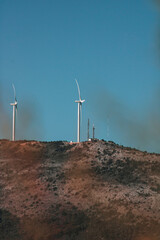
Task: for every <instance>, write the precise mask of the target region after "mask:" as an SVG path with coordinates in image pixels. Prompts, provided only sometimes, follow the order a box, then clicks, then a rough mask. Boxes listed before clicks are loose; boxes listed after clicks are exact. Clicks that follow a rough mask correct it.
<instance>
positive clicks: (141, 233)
mask: <svg viewBox="0 0 160 240" xmlns="http://www.w3.org/2000/svg"><path fill="white" fill-rule="evenodd" d="M56 239H60V240H72V239H75V240H81V239H82V240H99V239H103V240H159V239H160V155H158V154H149V153H146V152H141V151H138V150H136V149H131V148H125V147H122V146H118V145H116V144H114V143H113V142H105V141H99V140H97V141H93V142H83V143H80V144H72V145H71V144H69V143H67V142H35V141H16V142H10V141H7V140H1V141H0V240H56Z"/></svg>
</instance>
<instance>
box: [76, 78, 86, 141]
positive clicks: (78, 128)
mask: <svg viewBox="0 0 160 240" xmlns="http://www.w3.org/2000/svg"><path fill="white" fill-rule="evenodd" d="M75 81H76V84H77V88H78V94H79V100H76V101H75V102H76V103H78V121H77V142H80V118H81V117H82V115H81V114H82V103H83V102H84V101H85V100H82V99H81V94H80V88H79V85H78V82H77V79H75Z"/></svg>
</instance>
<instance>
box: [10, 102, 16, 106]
mask: <svg viewBox="0 0 160 240" xmlns="http://www.w3.org/2000/svg"><path fill="white" fill-rule="evenodd" d="M10 105H11V106H16V107H17V105H18V102H14V103H10Z"/></svg>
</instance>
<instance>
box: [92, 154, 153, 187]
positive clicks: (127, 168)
mask: <svg viewBox="0 0 160 240" xmlns="http://www.w3.org/2000/svg"><path fill="white" fill-rule="evenodd" d="M148 166H149V163H147V162H141V161H135V160H134V159H131V158H123V160H122V159H117V160H115V159H112V158H109V159H106V158H100V163H99V164H95V166H94V170H95V172H96V173H97V174H99V175H101V176H102V177H103V178H104V179H106V180H107V179H111V178H112V179H113V180H116V181H118V182H119V183H122V184H125V185H126V184H130V183H146V177H147V176H146V174H147V173H146V171H145V170H146V168H148Z"/></svg>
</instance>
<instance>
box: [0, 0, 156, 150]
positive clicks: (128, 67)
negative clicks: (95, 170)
mask: <svg viewBox="0 0 160 240" xmlns="http://www.w3.org/2000/svg"><path fill="white" fill-rule="evenodd" d="M158 29H159V12H158V10H157V8H156V6H155V5H154V4H153V1H152V0H135V1H131V0H121V1H118V0H115V1H113V0H100V1H99V0H92V1H91V0H81V1H80V0H76V1H75V0H67V1H66V0H45V1H44V0H43V1H42V0H27V1H25V0H14V1H11V0H0V87H1V95H2V96H1V98H2V101H3V108H4V109H5V114H6V116H8V119H9V122H11V118H12V109H11V107H10V106H9V103H10V102H12V101H13V90H12V83H14V85H15V87H16V92H17V98H18V102H19V105H18V120H17V138H18V139H19V138H23V139H24V138H27V139H37V140H45V141H51V140H52V141H55V140H68V141H70V140H72V141H75V140H76V131H77V104H76V103H74V101H75V100H77V98H78V92H77V88H76V84H75V80H74V79H75V78H77V79H78V82H79V85H80V89H81V95H82V98H84V99H85V100H86V102H85V103H84V104H83V116H82V129H81V135H82V140H86V136H87V119H88V118H90V122H91V124H93V123H94V124H95V127H96V137H97V138H100V139H102V138H103V139H106V140H113V141H115V142H117V143H119V144H123V145H126V146H132V147H139V148H141V149H145V150H148V151H159V149H157V148H156V147H155V145H154V143H153V142H154V141H152V142H148V143H147V144H146V145H143V144H142V146H141V145H138V144H137V141H136V140H135V139H132V137H130V138H128V137H125V136H126V135H125V134H124V131H125V129H123V130H122V131H121V127H120V126H118V127H117V123H114V119H112V117H110V116H109V115H107V107H108V105H107V104H108V102H107V104H106V101H108V98H105V95H108V94H109V95H110V96H112V98H114V99H116V104H119V103H120V104H121V105H123V106H124V108H125V114H127V113H128V115H132V116H135V118H140V119H141V121H142V122H143V121H144V118H143V117H144V115H145V114H146V111H147V109H148V106H150V103H151V102H152V100H153V98H154V94H155V91H156V89H157V88H159V85H160V84H159V82H160V79H159V77H160V68H159V56H158ZM102 95H103V96H104V98H103V100H101V101H100V99H101V96H102ZM105 104H106V107H105ZM110 105H112V104H110ZM110 107H111V106H110ZM25 109H26V112H27V114H28V115H27V116H25V111H24V110H25ZM101 109H102V111H104V109H105V111H106V115H107V117H106V116H105V117H104V116H103V113H102V114H101V113H99V111H101ZM127 109H128V110H127ZM127 111H128V112H127ZM157 111H158V109H157ZM158 113H159V112H158ZM114 117H115V118H116V116H115V115H114V116H113V118H114ZM25 118H27V119H28V122H27V123H22V122H23V121H27V120H25ZM133 118H134V117H133ZM139 121H140V120H139ZM18 122H19V125H18ZM20 122H21V123H20ZM142 124H143V123H142ZM20 125H21V127H20ZM118 125H119V124H118ZM23 127H24V128H25V129H23ZM10 128H11V124H9V126H8V129H9V131H8V132H6V133H3V134H2V133H0V134H1V135H0V136H1V137H4V138H9V137H10V131H11V129H10ZM153 138H154V137H153ZM153 140H154V139H153Z"/></svg>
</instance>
